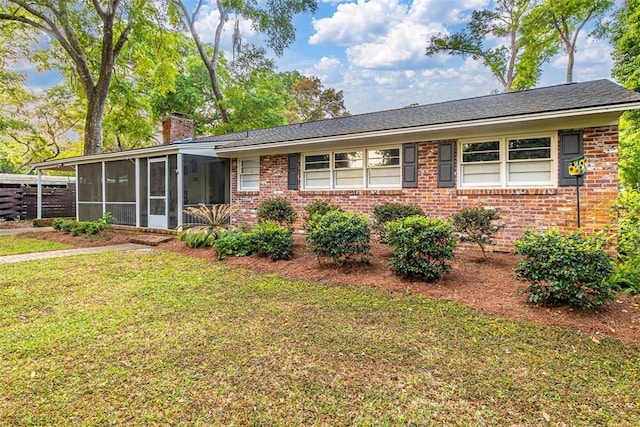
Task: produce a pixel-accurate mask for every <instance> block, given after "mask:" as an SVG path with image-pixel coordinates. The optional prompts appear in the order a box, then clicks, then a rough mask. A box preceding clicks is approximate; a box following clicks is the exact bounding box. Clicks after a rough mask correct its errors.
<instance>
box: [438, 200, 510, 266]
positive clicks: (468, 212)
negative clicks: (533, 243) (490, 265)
mask: <svg viewBox="0 0 640 427" xmlns="http://www.w3.org/2000/svg"><path fill="white" fill-rule="evenodd" d="M451 220H452V223H453V228H454V230H455V231H456V232H457V233H458V238H459V239H460V240H461V241H462V242H470V243H475V244H476V245H478V246H480V249H481V250H482V258H485V259H486V258H487V253H486V251H485V248H486V247H487V246H489V245H493V244H494V242H493V235H494V234H495V233H497V232H498V231H500V230H501V229H502V228H503V227H504V225H494V224H493V221H498V220H500V214H499V213H498V211H497V210H496V209H484V208H482V207H477V208H466V209H462V210H461V211H460V212H458V213H456V214H454V215H452V216H451Z"/></svg>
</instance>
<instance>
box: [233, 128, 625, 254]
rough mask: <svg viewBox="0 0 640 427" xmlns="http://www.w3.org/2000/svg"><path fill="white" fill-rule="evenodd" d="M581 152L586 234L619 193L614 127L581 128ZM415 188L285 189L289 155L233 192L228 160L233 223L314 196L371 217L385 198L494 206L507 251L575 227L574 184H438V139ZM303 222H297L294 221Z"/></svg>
mask: <svg viewBox="0 0 640 427" xmlns="http://www.w3.org/2000/svg"><path fill="white" fill-rule="evenodd" d="M583 136H584V154H585V156H586V157H587V175H586V176H585V181H584V185H583V186H582V187H581V188H580V196H581V197H580V201H581V222H582V226H583V227H584V228H585V230H586V231H587V232H592V231H595V230H601V229H602V228H603V227H605V225H607V224H609V223H612V222H613V220H614V218H613V217H612V215H611V212H610V207H611V205H612V203H613V202H614V201H615V198H616V197H617V194H618V168H617V164H618V129H617V126H608V127H600V128H591V129H585V130H584V133H583ZM418 154H419V174H418V188H404V189H398V190H346V191H345V190H333V191H328V190H327V191H298V190H287V156H286V155H275V156H262V157H260V191H259V192H243V191H237V178H238V177H237V162H236V161H235V160H234V161H232V186H233V187H232V188H233V201H234V203H237V204H238V205H239V207H240V209H239V211H238V212H237V213H236V214H235V216H234V218H233V221H234V222H235V223H237V224H242V223H248V224H255V222H256V214H255V210H256V207H257V206H258V205H259V204H260V203H261V202H262V201H263V200H265V199H267V198H270V197H276V196H281V197H286V198H287V199H288V200H289V201H290V202H291V204H292V205H293V207H294V208H295V209H296V210H297V211H298V213H299V215H300V217H302V215H303V213H304V207H305V206H306V205H307V204H309V203H311V202H312V201H314V200H317V199H325V200H329V201H330V202H331V203H334V204H337V205H339V206H341V207H342V208H343V209H345V210H350V211H355V212H360V213H363V214H365V215H368V216H370V217H372V209H373V207H374V206H376V205H379V204H382V203H386V202H400V203H407V204H418V205H420V206H421V207H422V208H423V209H424V210H425V212H427V213H428V214H429V215H430V216H434V217H446V216H449V215H451V214H453V213H455V212H458V211H459V210H460V209H462V208H465V207H475V206H484V207H494V208H497V209H499V210H500V214H501V216H502V218H503V221H504V223H505V228H504V229H503V230H502V231H501V233H500V234H499V235H498V237H497V249H511V248H512V241H513V240H514V239H515V238H517V237H518V236H520V235H521V234H522V232H523V231H524V229H525V228H526V227H534V228H536V229H539V230H543V229H546V228H549V227H553V226H555V227H559V228H560V229H562V230H564V231H571V230H575V228H576V226H577V215H576V209H575V206H576V189H575V186H567V187H564V186H562V187H557V188H545V189H491V190H483V189H456V188H438V187H437V181H436V174H437V143H436V142H423V143H420V144H419V146H418ZM296 226H297V227H300V226H301V221H300V220H299V221H298V223H297V224H296Z"/></svg>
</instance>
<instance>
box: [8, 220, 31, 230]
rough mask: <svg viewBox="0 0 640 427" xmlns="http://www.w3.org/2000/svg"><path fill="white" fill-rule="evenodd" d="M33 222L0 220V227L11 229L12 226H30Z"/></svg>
mask: <svg viewBox="0 0 640 427" xmlns="http://www.w3.org/2000/svg"><path fill="white" fill-rule="evenodd" d="M31 227H33V223H32V221H31V220H19V221H13V220H5V221H0V229H13V228H31Z"/></svg>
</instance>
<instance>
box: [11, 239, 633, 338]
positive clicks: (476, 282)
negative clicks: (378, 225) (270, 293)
mask: <svg viewBox="0 0 640 427" xmlns="http://www.w3.org/2000/svg"><path fill="white" fill-rule="evenodd" d="M22 235H23V236H28V237H34V238H38V239H46V240H51V241H54V242H60V243H67V244H70V245H72V246H75V247H93V246H104V245H112V244H120V243H127V242H128V241H129V240H130V239H131V237H136V236H140V233H136V232H127V231H123V230H113V229H110V230H105V232H103V233H102V235H100V236H77V237H74V236H71V235H70V234H69V233H61V232H38V233H36V232H28V233H23V234H22ZM372 246H373V248H372V252H373V257H372V260H371V263H370V264H368V265H360V266H355V267H352V268H350V267H340V268H338V267H336V266H333V265H331V264H328V263H326V262H325V265H322V266H321V265H320V264H319V263H318V260H317V259H316V258H315V257H314V256H313V255H312V254H311V252H309V251H308V250H307V249H306V245H305V241H304V238H303V237H302V236H296V238H295V245H294V257H293V259H292V260H290V261H277V262H272V261H270V260H269V259H268V258H260V257H258V256H255V255H252V256H249V257H227V258H226V259H225V260H223V261H218V259H217V257H216V255H215V252H214V251H213V250H212V249H210V248H207V249H190V248H187V247H186V246H185V244H184V242H181V241H178V240H172V241H169V242H166V243H161V244H160V245H159V246H158V247H157V248H158V249H159V250H164V251H170V252H176V253H180V254H183V255H187V256H192V257H198V258H203V259H207V260H209V261H211V262H221V263H223V264H226V265H229V266H234V267H242V268H247V269H251V270H254V271H259V272H264V273H276V274H279V275H282V276H285V277H291V278H295V279H303V280H310V281H314V282H320V283H338V284H345V285H351V286H362V287H371V288H376V289H383V290H388V291H391V292H394V293H401V294H411V295H422V296H424V297H428V298H436V299H438V298H443V299H449V300H453V301H457V302H459V303H461V304H464V305H467V306H469V307H473V308H476V309H478V310H481V311H483V312H485V313H489V314H493V315H497V316H500V317H505V318H512V319H519V320H526V321H530V322H534V323H537V324H541V325H548V326H561V327H565V328H572V329H576V330H580V331H582V332H584V333H586V334H589V335H590V336H591V337H592V339H594V340H596V341H597V340H598V339H599V337H601V336H609V337H614V338H619V339H620V340H622V341H623V342H625V343H633V344H638V343H640V297H636V298H634V297H632V296H629V295H626V294H619V295H618V298H617V299H616V300H615V301H614V302H612V303H611V304H610V305H609V306H608V307H604V308H600V309H598V310H597V311H596V312H582V311H579V310H572V309H569V308H567V307H559V308H544V307H534V306H531V305H529V304H528V303H527V299H526V296H525V295H520V294H519V293H518V292H519V291H520V290H522V289H523V288H525V287H526V285H525V284H524V283H522V282H519V281H517V280H515V278H514V274H513V269H514V268H515V266H516V263H517V262H518V257H517V256H516V255H514V254H510V253H493V254H491V255H490V259H489V260H488V261H484V262H482V261H481V260H480V256H479V252H478V251H475V250H472V249H458V250H456V255H455V259H454V260H453V261H452V262H451V267H452V268H451V271H450V272H449V273H447V274H446V275H445V277H444V278H443V279H442V280H440V281H438V282H435V283H425V282H422V281H416V280H406V279H402V278H400V277H397V276H395V275H394V274H393V273H392V272H391V270H390V269H389V267H388V258H389V255H390V253H389V249H388V247H387V246H386V245H382V244H377V243H374V244H373V245H372Z"/></svg>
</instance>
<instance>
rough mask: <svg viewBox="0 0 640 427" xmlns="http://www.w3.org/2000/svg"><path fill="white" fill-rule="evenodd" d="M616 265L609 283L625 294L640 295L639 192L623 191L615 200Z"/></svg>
mask: <svg viewBox="0 0 640 427" xmlns="http://www.w3.org/2000/svg"><path fill="white" fill-rule="evenodd" d="M615 210H616V213H617V214H618V263H617V265H616V272H615V274H614V275H613V276H611V282H612V283H614V284H615V285H616V286H617V287H618V288H619V289H622V290H624V291H625V292H628V293H631V294H633V295H637V294H639V293H640V192H638V191H635V190H630V189H628V190H625V191H624V192H623V193H620V195H619V196H618V199H617V200H616V204H615Z"/></svg>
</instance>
